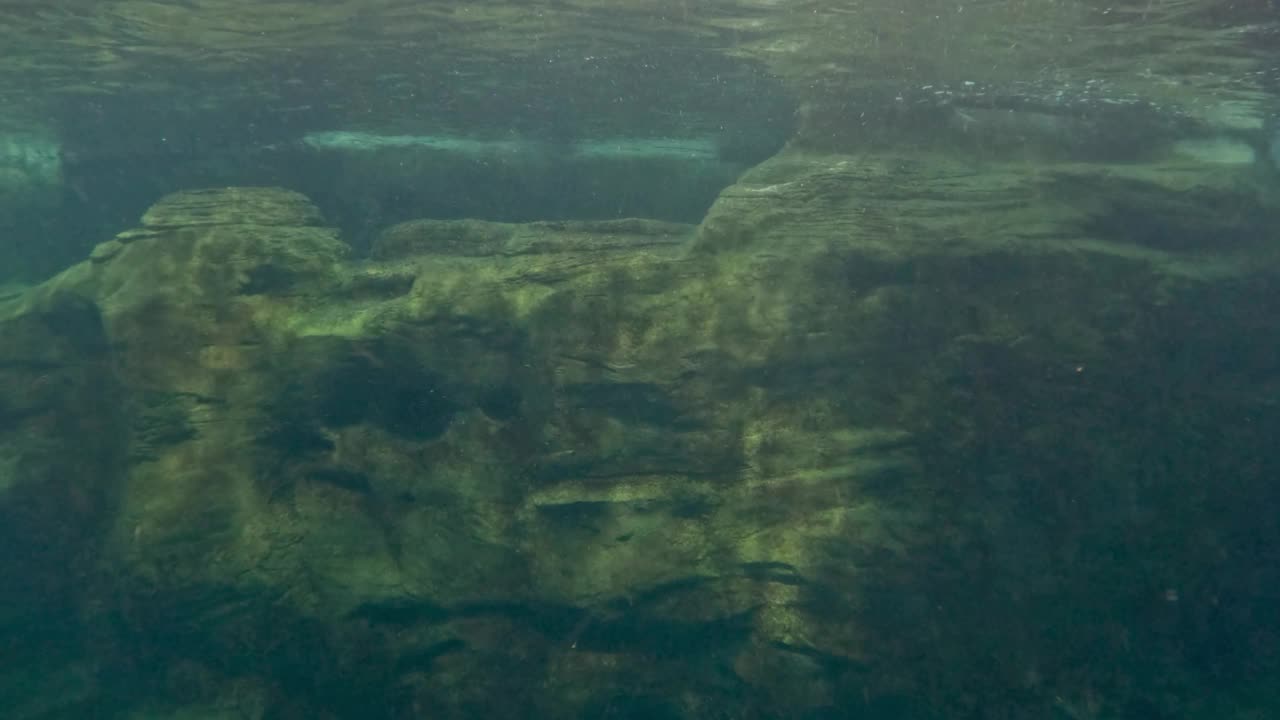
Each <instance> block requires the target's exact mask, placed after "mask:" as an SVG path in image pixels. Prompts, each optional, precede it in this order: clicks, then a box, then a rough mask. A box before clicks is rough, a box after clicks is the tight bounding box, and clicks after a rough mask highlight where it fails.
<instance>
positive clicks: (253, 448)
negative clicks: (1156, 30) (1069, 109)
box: [0, 133, 1280, 719]
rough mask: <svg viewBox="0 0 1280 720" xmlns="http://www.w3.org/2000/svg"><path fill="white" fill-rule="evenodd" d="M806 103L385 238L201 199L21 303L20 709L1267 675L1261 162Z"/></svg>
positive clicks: (781, 699)
mask: <svg viewBox="0 0 1280 720" xmlns="http://www.w3.org/2000/svg"><path fill="white" fill-rule="evenodd" d="M817 137H822V138H826V140H823V141H821V142H819V141H816V140H812V138H817ZM809 138H810V140H806V138H805V137H803V136H802V137H801V138H799V139H797V140H796V141H793V142H792V143H791V145H789V146H788V148H787V149H786V150H784V151H783V152H782V153H781V154H779V155H778V156H776V157H774V158H772V159H771V160H768V161H766V162H764V163H763V164H761V165H760V166H758V167H756V168H754V169H753V170H751V171H749V172H748V173H747V174H746V175H745V176H743V177H742V178H741V179H740V180H738V181H737V182H736V183H735V184H734V185H732V186H731V187H729V188H728V189H727V190H725V191H724V192H723V193H722V195H721V196H720V198H719V199H718V200H717V202H716V203H715V205H714V206H713V208H712V209H711V211H710V213H709V215H708V216H707V218H706V219H705V220H704V221H703V222H702V223H701V224H700V225H698V226H696V227H695V226H685V225H677V224H670V223H659V222H654V221H644V220H624V221H609V222H572V221H566V222H557V223H531V224H522V225H513V224H502V223H492V222H479V221H447V222H446V221H432V220H423V221H418V222H410V223H405V224H401V225H397V226H395V227H392V228H389V229H387V230H386V231H385V232H384V233H383V235H382V236H381V238H380V239H379V240H378V241H377V242H376V244H375V246H374V248H373V253H372V257H371V258H370V259H367V260H354V259H351V258H350V257H349V253H348V250H347V247H346V244H345V243H344V241H343V238H341V237H339V235H338V233H337V232H335V231H334V230H331V229H330V228H328V227H326V225H325V221H324V220H323V219H322V218H321V216H320V213H319V212H318V211H317V210H316V209H315V207H314V206H313V205H312V204H311V203H310V202H309V200H308V199H307V198H306V197H303V196H301V195H299V194H297V193H294V192H291V191H288V190H282V189H275V188H249V187H246V188H227V189H217V190H202V191H191V192H179V193H176V194H173V195H170V196H168V197H166V198H164V199H162V200H160V201H159V202H158V203H157V204H156V205H155V206H154V207H153V208H152V209H151V210H150V211H149V212H148V213H147V214H146V215H145V216H144V217H143V218H142V221H141V224H140V225H139V227H138V228H137V229H135V230H131V231H127V232H125V233H122V234H120V235H119V236H117V237H116V238H115V239H110V240H107V241H106V242H103V243H102V244H100V245H98V246H97V248H96V249H95V250H94V251H93V253H92V256H91V257H89V258H88V259H86V260H85V261H84V262H82V263H80V264H78V265H76V266H74V267H72V268H70V269H68V270H66V271H65V272H63V273H61V274H60V275H58V276H56V277H54V278H52V279H50V280H48V281H47V282H45V283H43V284H41V285H39V286H36V287H33V288H31V289H29V290H27V291H25V292H23V293H21V294H17V295H15V296H12V297H9V298H8V299H5V300H3V301H0V336H2V337H4V338H5V339H6V341H5V342H4V343H3V344H2V345H0V538H2V539H0V544H3V546H4V547H6V548H12V549H13V550H12V551H6V552H5V553H4V555H3V556H0V570H2V571H3V576H4V577H5V578H8V580H7V581H6V583H4V589H3V593H2V594H0V627H2V630H0V634H2V635H3V637H4V638H5V641H4V642H3V643H0V660H2V663H3V665H2V666H3V668H4V670H3V671H0V705H2V706H3V707H5V708H6V710H5V713H4V716H5V717H7V718H15V719H17V718H24V719H29V718H62V717H67V718H70V717H77V718H82V717H107V716H118V717H130V718H142V717H147V718H152V717H155V718H179V717H181V718H193V717H200V718H224V717H225V718H348V717H360V718H389V719H391V718H416V717H431V718H476V717H486V718H531V717H556V718H584V719H585V718H649V719H652V718H806V719H813V718H854V717H857V718H930V717H939V718H941V717H970V718H973V717H981V718H996V717H999V718H1011V717H1062V718H1095V717H1096V718H1180V717H1215V718H1226V717H1240V718H1243V717H1255V715H1250V714H1249V713H1250V712H1255V711H1257V712H1261V710H1260V709H1261V708H1264V707H1268V706H1269V707H1272V708H1274V707H1275V706H1276V703H1277V702H1280V698H1277V697H1276V696H1275V691H1274V690H1269V689H1268V688H1274V687H1275V684H1274V680H1275V677H1276V673H1277V671H1278V670H1280V656H1277V654H1276V650H1275V648H1276V639H1277V638H1278V637H1280V616H1277V615H1276V613H1275V608H1276V607H1277V606H1278V605H1277V601H1280V598H1278V597H1276V594H1277V593H1278V592H1280V577H1277V573H1278V572H1280V571H1278V570H1277V568H1280V563H1277V560H1278V559H1280V558H1277V553H1278V551H1280V525H1277V523H1276V518H1277V517H1280V496H1278V495H1277V492H1276V489H1275V484H1274V481H1275V478H1276V475H1277V470H1278V469H1280V468H1278V467H1277V465H1278V464H1280V455H1278V454H1277V453H1276V450H1275V447H1274V445H1275V438H1276V437H1280V357H1278V356H1277V353H1278V352H1280V350H1278V349H1277V348H1280V345H1277V343H1275V342H1274V335H1275V328H1276V321H1275V318H1276V317H1277V312H1278V311H1280V285H1278V283H1277V274H1276V268H1277V253H1278V250H1280V246H1278V245H1277V244H1276V228H1280V205H1278V204H1277V202H1276V193H1275V190H1274V187H1273V186H1271V185H1269V184H1268V183H1269V182H1270V178H1267V177H1264V176H1265V172H1264V171H1262V170H1260V169H1257V168H1244V169H1242V168H1241V167H1239V166H1235V165H1215V164H1212V163H1204V162H1196V161H1192V160H1188V159H1186V158H1181V159H1179V158H1176V157H1170V158H1166V159H1163V160H1160V161H1150V162H1144V163H1131V164H1107V163H1104V162H1082V161H1077V160H1063V161H1057V162H1041V163H1029V162H1024V161H1021V160H1019V159H1017V158H1010V159H1007V160H1003V161H1001V160H996V161H989V162H985V163H981V164H978V163H974V162H971V161H969V160H968V159H966V157H965V156H964V155H963V153H956V152H944V151H943V150H942V149H936V150H931V149H929V148H922V147H919V146H915V147H911V148H908V149H893V146H885V147H882V148H880V149H877V150H872V149H867V148H854V147H851V146H848V145H844V146H841V145H840V144H839V143H833V142H832V141H831V140H830V134H821V133H814V134H811V135H810V136H809Z"/></svg>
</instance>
